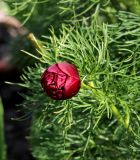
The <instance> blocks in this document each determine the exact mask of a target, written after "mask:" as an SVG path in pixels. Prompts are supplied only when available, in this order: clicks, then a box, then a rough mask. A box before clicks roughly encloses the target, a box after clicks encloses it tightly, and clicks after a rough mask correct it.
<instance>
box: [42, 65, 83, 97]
mask: <svg viewBox="0 0 140 160" xmlns="http://www.w3.org/2000/svg"><path fill="white" fill-rule="evenodd" d="M41 84H42V87H43V88H44V91H45V92H46V93H47V95H48V96H49V97H51V98H52V99H55V100H65V99H69V98H71V97H73V96H74V95H76V94H77V93H78V91H79V89H80V85H81V81H80V76H79V73H78V70H77V68H76V67H75V66H74V65H73V64H70V63H67V62H59V63H56V64H53V65H51V66H50V67H48V68H47V69H46V70H45V72H44V73H43V75H42V78H41Z"/></svg>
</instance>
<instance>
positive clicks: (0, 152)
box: [0, 97, 6, 160]
mask: <svg viewBox="0 0 140 160" xmlns="http://www.w3.org/2000/svg"><path fill="white" fill-rule="evenodd" d="M3 112H4V111H3V105H2V101H1V97H0V159H1V160H6V145H5V140H4V138H5V137H4V121H3V119H4V115H3Z"/></svg>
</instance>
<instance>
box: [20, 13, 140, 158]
mask: <svg viewBox="0 0 140 160" xmlns="http://www.w3.org/2000/svg"><path fill="white" fill-rule="evenodd" d="M98 16H99V15H98V12H96V14H95V15H94V17H93V19H92V22H91V24H90V25H89V23H88V22H87V20H86V19H83V21H82V24H81V23H76V25H74V26H73V25H66V24H65V25H63V26H62V28H61V30H60V34H59V35H56V34H55V32H54V30H51V34H52V35H51V36H50V37H48V36H47V37H45V36H44V40H43V42H40V41H37V40H36V39H34V41H35V43H36V45H37V47H36V50H37V52H38V55H32V54H31V56H33V57H34V58H36V59H37V60H38V64H37V65H36V67H35V68H32V67H28V71H26V72H25V74H24V75H23V77H22V79H23V81H24V82H25V87H27V88H29V89H30V91H29V93H28V95H24V96H25V98H26V101H25V102H24V103H23V106H24V107H25V108H27V109H28V112H30V113H32V116H33V120H32V122H33V124H32V128H31V136H30V138H29V140H30V142H31V144H32V151H33V155H34V156H35V157H36V158H37V159H39V160H43V159H44V160H47V159H48V160H58V159H61V160H93V158H94V159H97V160H100V159H104V160H111V159H112V158H116V159H120V160H123V159H136V160H137V159H140V150H139V147H140V134H139V133H140V116H139V113H140V98H139V97H140V73H139V66H140V60H139V59H140V45H139V44H140V43H139V40H140V27H139V24H140V18H139V16H137V15H135V14H133V13H129V12H119V14H118V17H117V20H118V22H117V23H115V24H104V23H102V24H101V23H100V22H99V21H98ZM59 61H68V62H70V63H73V64H75V65H76V66H77V68H78V70H79V73H80V77H81V80H82V86H81V89H80V92H79V93H78V94H77V96H75V97H73V98H72V99H69V100H65V101H55V100H52V99H50V98H49V97H47V96H46V94H45V93H44V92H43V90H42V88H41V84H40V78H41V75H42V73H43V71H44V69H45V68H46V67H48V66H49V65H50V64H52V63H56V62H59Z"/></svg>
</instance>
